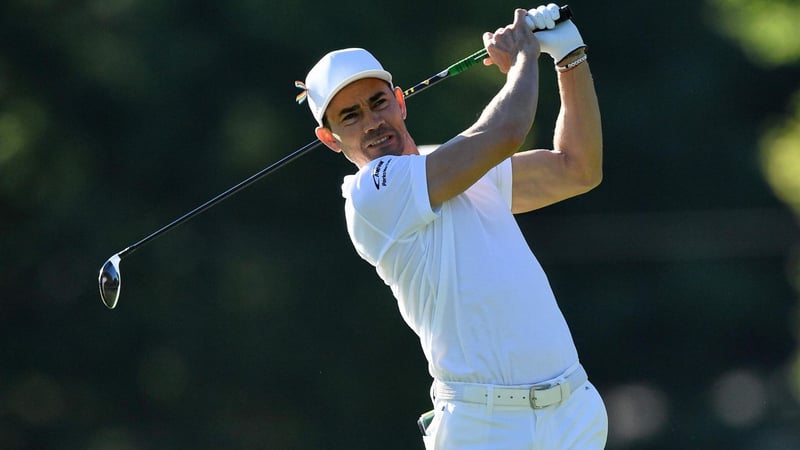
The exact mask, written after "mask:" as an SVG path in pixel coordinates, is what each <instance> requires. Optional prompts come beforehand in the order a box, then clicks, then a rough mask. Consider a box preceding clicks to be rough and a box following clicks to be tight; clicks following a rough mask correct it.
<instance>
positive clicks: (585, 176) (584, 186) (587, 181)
mask: <svg viewBox="0 0 800 450" xmlns="http://www.w3.org/2000/svg"><path fill="white" fill-rule="evenodd" d="M574 181H575V185H576V189H577V191H578V193H579V194H585V193H586V192H589V191H591V190H592V189H594V188H596V187H597V186H600V183H602V182H603V166H602V164H597V165H595V166H592V167H588V168H584V169H583V170H581V171H580V172H579V173H576V174H575V177H574Z"/></svg>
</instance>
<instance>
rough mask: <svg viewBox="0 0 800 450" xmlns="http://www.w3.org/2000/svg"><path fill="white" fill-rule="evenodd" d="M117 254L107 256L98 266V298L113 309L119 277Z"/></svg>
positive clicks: (117, 292) (116, 297) (119, 281)
mask: <svg viewBox="0 0 800 450" xmlns="http://www.w3.org/2000/svg"><path fill="white" fill-rule="evenodd" d="M119 262H120V257H119V254H116V255H114V256H112V257H111V258H108V261H106V263H105V264H103V267H101V268H100V276H99V278H98V281H99V283H100V299H101V300H103V304H104V305H106V307H108V309H114V307H116V306H117V300H119V289H120V283H121V282H122V280H121V279H120V273H119Z"/></svg>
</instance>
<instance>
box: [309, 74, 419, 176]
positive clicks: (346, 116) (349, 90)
mask: <svg viewBox="0 0 800 450" xmlns="http://www.w3.org/2000/svg"><path fill="white" fill-rule="evenodd" d="M405 115H406V109H405V101H404V99H403V94H402V92H401V91H400V90H399V89H394V90H393V89H391V88H390V87H389V85H388V83H386V82H385V81H383V80H380V79H377V78H365V79H362V80H358V81H355V82H353V83H351V84H349V85H347V86H346V87H345V88H344V89H342V90H341V91H339V92H338V93H337V94H336V96H335V97H333V100H332V101H331V103H330V104H329V105H328V109H327V111H326V118H327V124H328V127H325V128H323V127H320V128H318V129H317V137H319V138H320V140H321V141H322V142H323V143H325V145H327V146H328V147H330V148H331V149H332V150H334V151H341V152H343V153H344V154H345V156H346V157H347V159H349V160H350V161H352V162H353V163H354V164H355V165H356V166H358V167H361V166H363V165H364V164H366V163H368V162H369V161H372V160H373V159H375V158H379V157H381V156H384V155H402V154H404V153H405V154H411V153H416V146H415V145H414V142H413V141H412V140H411V136H409V134H408V131H407V130H406V125H405V121H404V119H405Z"/></svg>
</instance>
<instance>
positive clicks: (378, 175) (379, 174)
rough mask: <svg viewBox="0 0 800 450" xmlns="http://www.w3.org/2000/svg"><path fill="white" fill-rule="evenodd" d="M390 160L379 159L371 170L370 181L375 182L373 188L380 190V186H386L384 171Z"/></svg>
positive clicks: (387, 167) (386, 169)
mask: <svg viewBox="0 0 800 450" xmlns="http://www.w3.org/2000/svg"><path fill="white" fill-rule="evenodd" d="M391 163H392V160H380V161H378V165H377V166H375V170H373V171H372V182H373V183H375V189H377V190H380V189H381V186H383V187H386V171H388V170H389V164H391Z"/></svg>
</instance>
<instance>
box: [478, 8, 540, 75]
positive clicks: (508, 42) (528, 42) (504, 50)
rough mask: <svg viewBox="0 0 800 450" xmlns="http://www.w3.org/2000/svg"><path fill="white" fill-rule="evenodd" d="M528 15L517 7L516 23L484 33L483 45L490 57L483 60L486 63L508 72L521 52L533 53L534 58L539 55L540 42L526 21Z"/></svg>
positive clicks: (515, 13)
mask: <svg viewBox="0 0 800 450" xmlns="http://www.w3.org/2000/svg"><path fill="white" fill-rule="evenodd" d="M527 15H528V12H527V11H525V10H524V9H517V10H516V11H515V12H514V23H512V24H511V25H508V26H506V27H504V28H498V29H497V31H495V32H494V33H489V32H486V33H484V34H483V45H484V47H486V51H487V53H489V57H488V58H486V59H485V60H484V61H483V64H484V65H486V66H490V65H492V64H496V65H497V68H498V69H500V71H501V72H503V73H508V71H509V70H510V69H511V66H513V65H514V63H516V61H517V56H518V55H519V54H520V53H521V52H525V53H526V54H528V55H532V57H533V58H534V59H536V58H538V57H539V52H540V51H541V50H540V48H539V42H538V41H537V40H536V38H535V37H533V33H531V29H530V27H529V26H528V24H527V23H526V21H525V18H526V17H527Z"/></svg>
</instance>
